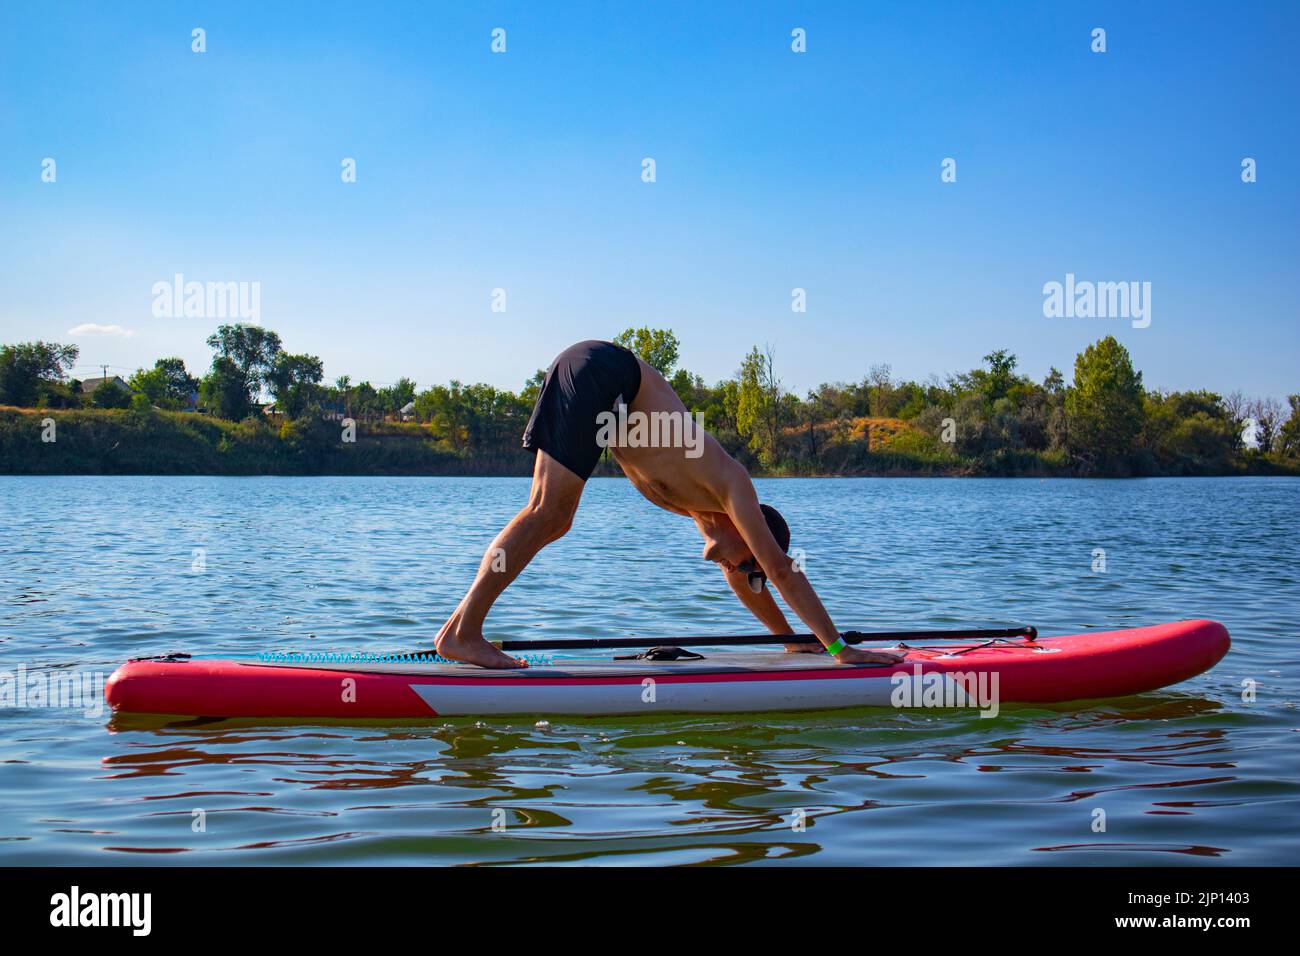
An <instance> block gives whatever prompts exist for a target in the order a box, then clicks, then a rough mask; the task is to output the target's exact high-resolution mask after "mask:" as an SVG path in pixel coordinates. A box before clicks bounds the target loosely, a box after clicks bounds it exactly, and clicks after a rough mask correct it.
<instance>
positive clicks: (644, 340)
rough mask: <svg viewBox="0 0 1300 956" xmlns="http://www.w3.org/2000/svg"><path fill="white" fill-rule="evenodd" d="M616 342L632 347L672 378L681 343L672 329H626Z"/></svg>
mask: <svg viewBox="0 0 1300 956" xmlns="http://www.w3.org/2000/svg"><path fill="white" fill-rule="evenodd" d="M614 343H615V344H616V345H621V346H623V347H624V348H627V349H631V350H632V351H633V352H635V353H636V354H637V355H639V356H641V358H642V359H644V360H645V362H646V364H647V365H649V366H650V367H651V368H654V369H657V370H658V372H659V374H660V375H662V376H663V377H664V378H672V375H673V369H675V368H676V367H677V359H678V346H679V343H678V341H677V336H676V335H674V334H673V332H672V330H671V329H648V328H640V329H624V330H623V331H622V332H620V333H619V334H618V337H617V338H615V339H614Z"/></svg>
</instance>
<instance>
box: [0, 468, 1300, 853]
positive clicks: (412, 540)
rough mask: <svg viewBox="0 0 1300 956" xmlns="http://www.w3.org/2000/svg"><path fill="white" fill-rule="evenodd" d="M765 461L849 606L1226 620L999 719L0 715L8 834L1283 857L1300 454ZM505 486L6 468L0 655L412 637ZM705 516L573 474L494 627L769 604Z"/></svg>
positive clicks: (356, 848)
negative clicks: (565, 503) (1295, 461)
mask: <svg viewBox="0 0 1300 956" xmlns="http://www.w3.org/2000/svg"><path fill="white" fill-rule="evenodd" d="M759 486H760V488H759V490H760V494H761V495H762V496H763V497H764V499H765V500H768V501H771V502H772V503H773V504H775V505H776V506H777V507H779V508H780V509H781V510H782V511H783V512H784V513H785V514H786V516H787V518H788V519H789V520H790V523H791V525H792V526H793V528H794V532H795V540H794V546H795V547H802V548H803V549H804V550H805V552H806V556H807V557H806V561H807V570H808V573H809V575H810V577H811V579H812V581H813V583H814V585H815V586H816V587H817V588H818V590H819V592H820V593H821V595H822V597H823V599H824V600H825V602H826V604H827V606H828V607H829V609H830V611H831V613H832V616H833V617H834V618H835V620H836V623H837V624H838V625H839V626H840V627H841V628H844V629H848V628H856V629H860V630H865V629H896V628H905V627H953V626H957V625H975V626H1000V625H1003V624H1010V623H1028V624H1034V625H1036V626H1038V628H1039V629H1040V631H1041V632H1043V633H1044V634H1053V633H1069V632H1075V631H1079V630H1085V629H1090V628H1114V627H1125V626H1134V625H1140V624H1149V623H1157V622H1162V621H1167V620H1175V619H1178V618H1188V617H1209V618H1215V619H1217V620H1220V621H1222V622H1223V623H1224V624H1226V625H1227V627H1228V629H1229V631H1230V632H1231V633H1232V637H1233V649H1232V651H1231V653H1230V654H1229V656H1228V657H1227V658H1226V659H1225V660H1224V661H1223V662H1222V663H1221V664H1220V665H1219V666H1218V667H1217V668H1215V669H1214V670H1213V671H1211V672H1210V673H1209V674H1206V675H1202V676H1201V677H1199V678H1196V679H1194V680H1191V681H1188V682H1186V683H1184V684H1181V685H1179V686H1178V687H1176V688H1171V689H1169V690H1167V691H1162V692H1158V693H1152V694H1146V695H1142V696H1140V697H1133V698H1127V699H1123V700H1115V701H1107V702H1104V703H1101V704H1095V703H1094V704H1090V705H1088V706H1083V707H1080V706H1054V707H1051V708H1042V707H1035V708H1026V707H1017V708H1005V709H1004V710H1003V712H1002V713H1001V715H1000V716H999V717H997V718H996V719H992V720H989V719H981V718H979V717H978V716H975V715H968V714H963V713H959V712H952V711H946V712H945V711H939V712H935V711H929V712H895V711H890V710H871V709H863V710H856V711H838V712H822V713H815V714H782V715H775V716H774V715H741V716H736V715H722V716H678V717H653V718H652V717H636V718H588V719H563V718H552V719H551V721H550V725H549V726H535V725H534V723H533V722H532V721H530V720H527V719H521V718H492V719H484V720H481V721H475V720H468V719H452V720H446V721H444V722H442V723H440V724H437V725H431V726H429V727H427V728H425V727H417V728H412V727H401V728H394V727H363V728H349V727H337V726H329V727H321V726H316V727H313V726H310V725H296V726H271V727H231V726H223V725H221V724H216V725H209V726H185V725H172V726H162V727H151V728H146V729H130V728H123V727H121V726H120V725H119V726H114V725H113V723H112V722H111V721H110V719H109V717H108V716H107V715H106V714H103V713H101V714H97V715H96V714H92V715H85V714H83V713H81V712H80V711H73V710H68V709H57V708H48V709H17V708H4V709H0V720H2V721H3V722H4V723H3V726H4V729H5V733H4V734H3V735H0V862H3V863H11V864H23V863H27V864H61V863H81V864H95V863H103V864H115V865H121V864H130V863H147V864H161V863H169V862H170V863H185V864H204V865H211V864H257V863H295V864H303V863H334V864H346V863H378V864H431V863H436V864H527V863H592V862H596V863H606V864H698V863H722V864H730V863H744V862H767V863H773V862H784V863H795V864H799V863H803V864H876V863H882V864H914V863H916V864H976V865H984V864H1056V865H1060V864H1096V863H1104V864H1214V863H1234V864H1265V863H1271V864H1292V863H1294V862H1295V859H1296V850H1297V845H1298V840H1297V837H1300V758H1298V755H1300V712H1298V711H1297V703H1298V702H1300V667H1298V666H1297V654H1296V636H1297V618H1298V617H1300V610H1298V609H1300V535H1297V529H1296V524H1297V515H1300V480H1295V479H1187V480H1178V479H1166V480H1148V481H1123V482H1120V481H1114V482H1105V481H1065V480H1051V481H1037V480H1025V479H1021V480H1005V481H999V480H972V479H965V480H963V479H956V480H946V479H860V480H859V479H842V480H837V479H787V480H769V481H760V482H759ZM527 489H528V482H527V481H526V480H523V479H490V478H479V479H473V478H470V479H451V478H429V479H420V478H405V479H403V478H373V479H369V478H366V479H358V478H303V479H285V478H253V479H239V478H151V477H130V478H99V477H90V478H85V477H67V478H12V477H10V478H0V595H2V597H3V605H2V607H0V670H5V671H10V672H14V671H15V669H16V668H17V667H19V666H20V665H22V666H25V667H26V668H27V669H28V670H29V671H45V672H49V671H51V670H53V669H56V668H70V667H75V668H77V669H78V670H82V671H84V670H98V671H101V672H103V673H105V674H106V673H107V672H109V671H111V670H112V669H113V668H114V667H116V666H117V664H119V663H121V661H123V660H124V659H125V658H127V657H130V656H137V655H140V654H145V653H161V652H166V651H171V650H187V651H192V652H198V653H203V654H213V653H218V652H223V653H224V652H231V653H238V654H248V653H253V652H256V651H260V650H265V649H269V648H294V649H307V648H331V649H351V648H358V649H360V648H365V649H372V650H381V649H382V650H389V649H394V648H406V649H409V648H412V647H417V646H426V645H427V644H428V642H430V641H431V639H432V637H433V636H434V634H435V633H436V631H437V629H438V626H439V625H440V624H441V622H442V620H443V618H444V616H445V614H446V613H447V611H448V610H449V609H450V608H452V607H453V606H454V605H455V604H456V602H457V601H458V600H459V599H460V597H461V595H462V593H463V591H464V589H465V587H466V586H467V585H468V583H469V581H470V578H471V576H472V574H473V571H474V568H475V567H476V566H477V563H478V560H479V557H480V556H481V554H482V551H483V549H484V547H485V546H486V545H487V543H488V542H489V541H490V540H491V538H492V536H493V535H494V534H495V532H496V531H497V530H498V529H499V528H500V526H501V525H502V524H503V523H504V522H505V521H506V520H508V519H509V517H510V516H511V515H512V514H514V512H515V511H516V510H517V509H518V508H519V506H520V505H521V504H522V502H523V500H524V497H525V495H526V492H527ZM700 546H701V545H700V540H699V538H698V535H697V534H696V533H695V531H694V528H693V526H692V525H691V523H690V522H689V521H687V520H686V519H683V518H678V517H675V516H672V515H669V514H667V513H665V512H661V511H658V510H657V509H655V508H654V507H652V506H651V505H649V504H648V503H646V502H645V501H644V500H643V499H641V498H640V497H639V496H638V495H637V494H636V493H635V492H634V491H633V490H632V489H631V487H630V486H629V485H628V484H627V483H626V482H625V481H622V480H617V479H596V480H594V481H592V482H591V483H590V485H589V487H588V489H587V492H586V495H585V497H584V502H583V507H582V510H581V512H580V514H579V517H578V520H577V523H576V525H575V527H574V529H573V531H572V532H571V533H570V535H569V536H568V537H567V538H565V539H564V540H563V541H561V542H560V543H558V544H556V545H554V546H552V547H551V548H549V549H547V550H546V551H545V552H543V554H542V555H541V556H540V557H539V558H538V559H537V561H536V562H535V563H534V564H533V565H532V566H531V567H530V568H529V569H528V570H527V571H526V572H525V573H524V575H523V577H522V578H520V580H519V581H518V582H516V584H515V586H513V587H512V588H511V589H510V590H509V591H507V593H506V596H505V597H504V598H503V599H502V601H501V603H500V604H499V605H498V607H497V609H496V610H495V611H494V612H493V615H492V616H491V617H490V618H489V620H488V624H489V628H488V630H489V635H490V636H492V637H496V638H503V637H510V638H525V637H538V636H542V635H546V636H550V637H560V636H572V637H577V636H608V635H618V634H636V635H651V636H654V635H671V634H709V633H718V634H726V633H752V632H754V631H756V630H761V628H759V627H757V626H756V624H755V623H754V622H753V620H752V619H747V617H746V614H745V612H744V611H743V610H742V609H741V608H740V606H739V605H738V604H737V602H736V600H735V598H734V597H733V596H731V595H730V593H729V592H728V591H727V589H726V586H725V584H724V582H723V580H722V576H721V575H720V574H719V573H718V572H717V570H716V569H715V568H714V567H713V566H712V565H708V564H706V563H705V562H704V561H702V560H701V558H700ZM1095 549H1104V552H1105V571H1104V573H1103V572H1100V571H1096V570H1094V564H1095V563H1096V561H1097V559H1096V557H1095V556H1094V550H1095ZM800 629H801V630H802V628H800ZM1247 680H1250V681H1254V682H1255V684H1256V686H1257V691H1256V695H1257V696H1256V699H1255V700H1253V701H1251V700H1244V699H1243V681H1247ZM200 810H201V811H203V814H202V815H201V819H202V821H203V824H204V826H203V828H202V829H201V831H200V832H196V830H195V820H196V819H200V815H199V814H198V813H197V811H200ZM1099 810H1100V811H1104V814H1105V831H1104V832H1098V831H1096V830H1095V829H1094V820H1095V819H1098V818H1099V814H1098V813H1097V811H1099ZM800 811H802V813H803V818H804V819H805V820H806V825H805V826H803V827H802V828H794V827H792V826H791V820H792V817H793V815H795V814H797V813H799V812H800ZM494 823H497V824H500V823H504V824H505V826H504V828H502V827H500V826H497V827H495V828H494Z"/></svg>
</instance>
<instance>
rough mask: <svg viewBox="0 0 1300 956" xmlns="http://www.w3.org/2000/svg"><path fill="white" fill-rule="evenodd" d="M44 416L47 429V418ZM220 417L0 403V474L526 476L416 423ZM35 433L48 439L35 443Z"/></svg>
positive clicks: (503, 459)
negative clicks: (349, 426) (350, 435)
mask: <svg viewBox="0 0 1300 956" xmlns="http://www.w3.org/2000/svg"><path fill="white" fill-rule="evenodd" d="M43 422H45V423H50V422H52V423H53V428H52V429H51V428H50V426H49V425H48V424H42V423H43ZM341 434H342V428H341V426H339V425H338V424H336V423H329V422H324V421H315V422H306V421H300V422H292V423H288V424H286V425H283V426H280V425H276V424H273V423H269V422H228V421H224V420H222V419H218V418H213V417H210V416H207V415H198V414H194V413H190V412H164V411H151V412H144V413H141V412H135V411H130V410H118V409H111V410H110V409H74V410H70V411H33V410H31V409H16V408H0V473H3V474H11V475H467V474H474V475H527V474H530V473H531V471H532V456H531V455H529V454H528V453H527V452H525V451H523V450H522V449H520V450H518V451H517V452H516V453H515V454H500V455H494V456H490V457H484V456H479V457H470V456H468V455H464V454H457V453H455V452H453V451H448V450H446V449H443V448H441V447H439V444H438V441H437V439H436V437H435V436H434V435H433V433H432V431H431V429H430V428H429V427H428V426H426V425H414V424H409V425H408V424H395V423H382V424H374V425H366V424H358V426H357V430H356V440H355V442H344V441H341V440H340V435H341ZM43 436H44V437H45V438H46V439H48V438H50V437H52V438H53V440H52V441H50V440H43Z"/></svg>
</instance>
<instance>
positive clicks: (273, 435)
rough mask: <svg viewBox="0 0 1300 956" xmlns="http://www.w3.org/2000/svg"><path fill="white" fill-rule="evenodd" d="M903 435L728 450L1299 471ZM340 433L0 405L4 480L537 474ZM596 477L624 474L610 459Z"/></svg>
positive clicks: (962, 463) (989, 463)
mask: <svg viewBox="0 0 1300 956" xmlns="http://www.w3.org/2000/svg"><path fill="white" fill-rule="evenodd" d="M897 434H904V435H909V436H911V435H921V433H920V432H918V431H917V430H916V429H915V428H914V427H913V426H911V425H909V424H908V423H905V422H893V423H886V427H882V426H881V425H879V424H872V425H870V426H869V427H867V428H865V429H864V430H863V432H862V435H861V437H855V438H853V439H851V440H848V441H846V442H844V443H842V444H840V445H837V446H834V447H833V448H830V449H828V450H827V451H826V452H825V454H826V455H827V457H830V458H831V462H829V463H828V462H814V461H808V460H800V459H797V458H796V459H792V460H787V461H785V462H782V463H781V464H780V465H779V466H778V467H775V468H764V467H762V466H761V465H760V463H759V462H758V461H757V460H756V459H755V457H754V456H753V455H752V454H748V453H747V451H748V450H747V449H745V448H744V447H743V446H742V447H740V448H730V447H726V446H725V445H724V447H725V448H726V450H727V451H728V452H729V453H730V454H732V455H733V456H735V457H736V459H737V460H738V461H740V463H741V464H742V465H744V466H745V467H746V468H747V469H748V470H749V472H750V474H751V476H752V477H754V478H1029V479H1033V478H1037V479H1047V478H1114V479H1123V478H1177V477H1206V478H1212V477H1220V478H1222V477H1288V476H1289V477H1300V461H1291V460H1279V459H1276V458H1267V457H1264V456H1262V455H1259V454H1257V453H1254V452H1250V451H1247V452H1245V453H1243V454H1241V455H1239V456H1238V457H1237V458H1235V459H1233V460H1231V461H1229V462H1226V463H1225V462H1222V461H1219V462H1205V463H1198V466H1197V467H1195V468H1184V469H1183V470H1181V471H1180V472H1177V473H1162V472H1160V471H1158V470H1155V469H1152V468H1149V467H1148V468H1145V469H1144V468H1142V467H1139V466H1138V465H1137V463H1135V465H1134V467H1133V468H1132V469H1131V470H1130V471H1129V473H1127V474H1111V475H1107V474H1095V473H1094V474H1089V473H1085V472H1083V471H1082V470H1081V469H1079V468H1077V467H1072V465H1071V463H1070V462H1068V461H1066V460H1065V459H1064V458H1063V457H1062V456H1059V455H1050V454H1046V453H1041V452H1033V451H1028V450H1016V451H1013V452H1006V453H1000V454H998V455H994V456H989V457H986V458H970V457H959V456H957V455H955V454H953V453H951V452H947V451H942V450H941V451H938V452H935V451H934V450H926V451H912V450H905V449H903V448H899V447H896V446H895V445H894V443H893V441H894V437H895V436H896V435H897ZM339 435H340V427H339V424H338V423H337V422H331V421H325V420H295V421H275V420H265V421H260V420H246V421H243V422H229V421H225V420H223V419H218V418H213V417H211V416H208V415H203V414H198V413H194V412H172V411H162V410H156V409H155V410H150V411H143V412H142V411H136V410H126V409H120V410H119V409H113V410H109V409H68V410H63V409H59V410H55V409H28V408H15V407H12V406H6V407H0V475H7V476H8V475H12V476H18V475H68V476H71V475H96V476H108V475H137V476H154V477H163V476H179V475H194V476H209V477H259V476H262V477H275V476H278V477H479V478H502V477H519V478H527V477H530V476H531V475H532V471H533V458H532V455H531V453H529V452H528V451H526V450H524V449H523V448H522V447H519V446H517V445H515V444H514V443H513V442H514V438H513V436H506V435H504V434H502V435H497V436H493V437H492V439H491V440H490V442H489V441H484V442H483V444H484V445H485V446H486V447H484V448H483V449H482V450H477V451H470V450H469V449H468V448H458V449H457V448H450V447H448V443H447V442H446V441H445V440H444V439H442V438H441V436H439V435H438V434H437V433H436V432H435V431H434V430H433V429H432V428H431V427H430V426H428V425H423V424H418V423H414V422H393V421H376V422H358V423H356V426H355V435H354V437H353V440H351V441H341V440H340V438H339ZM882 435H883V436H884V437H883V438H882V437H881V436H882ZM932 445H933V443H932ZM836 459H838V463H836ZM592 477H593V478H594V477H622V472H621V471H620V470H619V469H618V467H617V465H615V464H614V463H613V462H611V461H610V460H609V459H608V458H606V459H603V460H602V461H601V462H600V464H599V465H598V467H597V469H596V472H595V474H594V475H593V476H592Z"/></svg>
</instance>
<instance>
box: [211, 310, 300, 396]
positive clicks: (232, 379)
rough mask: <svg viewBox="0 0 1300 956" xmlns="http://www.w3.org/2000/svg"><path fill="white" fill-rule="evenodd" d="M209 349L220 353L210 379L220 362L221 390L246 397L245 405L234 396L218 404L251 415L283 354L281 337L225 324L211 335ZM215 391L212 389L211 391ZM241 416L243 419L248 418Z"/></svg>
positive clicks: (254, 326) (268, 332)
mask: <svg viewBox="0 0 1300 956" xmlns="http://www.w3.org/2000/svg"><path fill="white" fill-rule="evenodd" d="M208 347H209V348H213V349H216V352H217V354H216V356H215V357H214V358H213V360H212V371H211V372H209V376H211V375H212V374H213V373H216V372H217V365H218V362H220V363H221V370H220V379H221V381H220V382H219V383H218V384H219V386H220V390H221V391H222V392H223V393H224V392H225V391H227V390H229V389H232V388H238V389H240V390H242V391H243V392H244V395H245V401H244V402H242V403H241V402H236V401H234V400H233V396H228V397H227V398H225V399H223V400H222V401H221V402H219V403H218V404H219V405H220V406H221V407H231V406H240V407H242V409H243V410H244V414H247V410H249V409H251V408H252V407H253V406H254V405H256V404H257V396H258V394H259V393H260V392H261V390H262V386H263V384H265V383H266V381H267V379H268V377H269V376H270V374H271V371H272V370H273V369H274V368H275V360H276V356H277V355H279V354H280V352H281V351H282V347H281V345H280V336H278V335H276V334H275V333H274V332H272V331H271V330H270V329H264V328H262V327H261V326H260V325H244V324H242V323H239V324H235V325H223V326H220V327H219V328H218V329H217V331H216V332H214V333H213V334H212V335H210V336H208ZM211 391H212V389H211V387H210V388H209V392H211ZM219 414H222V417H223V418H225V417H228V416H226V415H225V414H224V413H219ZM239 417H240V418H243V417H244V415H240V416H239Z"/></svg>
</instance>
